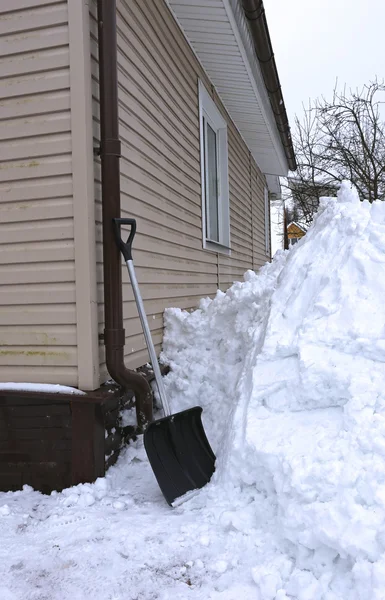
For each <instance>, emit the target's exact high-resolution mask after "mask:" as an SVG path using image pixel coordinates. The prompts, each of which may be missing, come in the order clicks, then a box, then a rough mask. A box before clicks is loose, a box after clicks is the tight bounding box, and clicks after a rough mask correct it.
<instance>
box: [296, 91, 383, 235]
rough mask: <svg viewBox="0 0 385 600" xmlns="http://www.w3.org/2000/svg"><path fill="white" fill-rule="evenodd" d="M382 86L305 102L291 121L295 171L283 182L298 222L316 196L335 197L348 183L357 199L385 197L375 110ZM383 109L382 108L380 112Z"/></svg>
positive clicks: (380, 129)
mask: <svg viewBox="0 0 385 600" xmlns="http://www.w3.org/2000/svg"><path fill="white" fill-rule="evenodd" d="M384 92H385V85H384V83H383V82H381V83H379V82H378V81H377V80H375V81H373V82H371V83H369V84H368V85H365V86H364V87H363V88H362V90H357V91H355V92H354V91H351V90H350V91H349V92H347V90H346V88H344V89H343V91H342V92H339V91H338V89H337V85H336V87H335V89H334V93H333V98H332V100H331V101H330V102H329V101H327V100H326V99H325V98H324V97H322V98H320V99H318V100H316V101H315V102H314V103H309V107H308V108H307V109H305V115H304V117H303V120H302V121H301V120H300V119H299V118H298V117H296V119H295V129H296V131H295V133H294V136H293V137H294V146H295V150H296V156H297V163H298V170H297V173H296V175H295V177H293V178H292V179H289V180H288V188H289V190H290V191H291V195H292V197H293V200H294V203H295V204H296V205H297V207H299V210H300V213H301V218H300V219H299V220H302V221H303V222H304V223H307V224H308V223H310V222H311V221H312V218H313V215H314V213H315V211H316V210H317V208H318V204H319V198H320V197H321V196H329V195H332V196H333V195H336V190H337V187H338V183H339V182H341V181H342V180H344V179H349V180H350V181H351V182H352V183H353V184H354V185H355V186H356V187H357V189H358V192H359V195H360V197H361V198H362V199H367V200H369V202H373V200H375V199H377V198H381V199H382V198H385V122H384V118H383V114H382V115H381V109H382V106H381V105H383V104H384V101H383V100H384ZM382 110H383V109H382Z"/></svg>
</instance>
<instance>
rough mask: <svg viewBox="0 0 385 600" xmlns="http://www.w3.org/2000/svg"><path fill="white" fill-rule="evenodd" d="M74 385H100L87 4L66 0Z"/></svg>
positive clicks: (95, 386)
mask: <svg viewBox="0 0 385 600" xmlns="http://www.w3.org/2000/svg"><path fill="white" fill-rule="evenodd" d="M68 28H69V52H70V87H71V92H70V97H71V140H72V185H73V211H74V232H75V233H74V237H75V240H74V243H75V290H76V328H77V367H78V387H79V389H82V390H94V389H95V388H97V387H99V348H98V320H97V289H96V241H95V201H94V175H93V137H92V92H91V49H90V26H89V7H88V1H87V0H68Z"/></svg>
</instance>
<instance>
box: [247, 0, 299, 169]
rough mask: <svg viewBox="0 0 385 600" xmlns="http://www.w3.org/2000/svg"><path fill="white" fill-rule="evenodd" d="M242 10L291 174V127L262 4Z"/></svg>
mask: <svg viewBox="0 0 385 600" xmlns="http://www.w3.org/2000/svg"><path fill="white" fill-rule="evenodd" d="M242 6H243V10H244V12H245V16H246V19H247V22H248V24H249V30H250V33H251V36H252V38H253V42H254V48H255V52H256V54H257V58H258V61H259V66H260V68H261V71H262V76H263V80H264V83H265V87H266V90H267V93H268V95H269V99H270V104H271V108H272V110H273V113H274V118H275V122H276V125H277V129H278V132H279V135H280V138H281V142H282V145H283V148H284V151H285V156H286V159H287V162H288V166H289V169H290V171H295V170H296V169H297V163H296V159H295V153H294V148H293V142H292V139H291V133H290V125H289V120H288V118H287V113H286V108H285V103H284V100H283V96H282V91H281V84H280V82H279V77H278V71H277V66H276V64H275V59H274V52H273V47H272V45H271V40H270V34H269V29H268V26H267V21H266V15H265V8H264V6H263V0H242Z"/></svg>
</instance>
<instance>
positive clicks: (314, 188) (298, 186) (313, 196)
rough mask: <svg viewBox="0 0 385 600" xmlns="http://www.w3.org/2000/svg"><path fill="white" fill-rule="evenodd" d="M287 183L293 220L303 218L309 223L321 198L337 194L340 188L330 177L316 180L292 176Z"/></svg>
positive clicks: (302, 219)
mask: <svg viewBox="0 0 385 600" xmlns="http://www.w3.org/2000/svg"><path fill="white" fill-rule="evenodd" d="M287 183H288V189H289V190H290V192H291V198H292V208H291V210H290V214H291V216H292V219H291V220H294V221H298V220H301V221H303V222H305V223H307V224H308V225H309V224H310V223H311V222H312V220H313V216H314V214H315V213H316V212H317V210H318V206H319V201H320V198H322V197H323V196H330V197H334V196H337V192H338V188H339V184H338V183H337V182H336V181H334V180H330V179H329V178H328V180H327V181H326V180H325V181H316V180H315V179H314V178H313V179H311V178H309V179H307V178H306V177H304V176H302V177H293V176H291V177H288V179H287Z"/></svg>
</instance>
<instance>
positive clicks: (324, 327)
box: [0, 184, 385, 600]
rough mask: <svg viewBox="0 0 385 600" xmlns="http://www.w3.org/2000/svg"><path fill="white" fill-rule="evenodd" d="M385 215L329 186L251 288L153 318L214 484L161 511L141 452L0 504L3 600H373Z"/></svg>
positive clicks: (384, 578)
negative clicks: (198, 425) (197, 423)
mask: <svg viewBox="0 0 385 600" xmlns="http://www.w3.org/2000/svg"><path fill="white" fill-rule="evenodd" d="M384 288H385V204H382V203H381V202H375V203H374V204H372V205H370V204H369V203H366V202H363V203H360V202H359V200H358V197H357V194H356V192H355V191H354V190H352V189H350V187H349V185H348V184H343V186H342V188H341V190H340V193H339V198H338V201H337V202H336V201H335V199H325V200H323V202H322V203H321V208H320V211H319V213H318V215H317V218H316V221H315V223H314V225H313V226H312V227H311V228H310V229H309V231H308V233H307V234H306V236H305V237H304V238H303V239H302V240H301V241H300V242H299V243H298V244H297V245H296V246H294V247H293V248H292V249H291V250H290V251H288V252H283V251H282V252H278V253H277V254H276V256H275V259H274V261H273V262H272V263H271V264H268V265H265V266H264V267H263V268H262V269H261V270H260V272H259V273H258V275H256V274H254V273H252V272H248V273H246V275H245V281H244V282H242V283H236V284H234V285H233V286H232V288H230V290H228V291H227V292H226V294H224V293H222V292H218V294H217V296H216V297H215V299H214V300H212V301H211V300H208V299H205V300H202V302H201V305H200V308H199V309H198V310H196V311H194V312H193V313H191V314H190V313H187V312H184V311H181V310H179V309H169V310H167V311H166V335H165V343H164V353H163V359H164V360H165V361H166V362H168V363H169V364H170V365H171V372H170V373H169V375H167V377H166V378H165V385H166V388H167V391H168V394H169V396H170V400H171V404H172V406H173V409H174V410H183V409H184V408H187V407H190V406H193V405H195V404H200V405H202V406H203V407H204V413H203V415H204V418H203V420H204V424H205V428H206V431H207V434H208V437H209V439H210V442H211V444H212V446H213V449H214V451H215V452H216V454H217V470H216V473H215V475H214V477H213V480H212V482H211V483H210V484H209V485H207V486H206V487H205V488H204V489H203V490H201V491H200V493H199V494H197V495H196V496H195V497H193V498H192V499H190V500H188V501H186V502H185V503H183V504H181V505H180V506H178V507H177V508H174V509H170V508H169V507H168V505H167V504H166V503H165V501H164V500H163V498H162V496H161V493H160V492H159V489H158V487H157V485H156V482H155V478H154V476H153V474H152V472H151V469H150V467H149V465H148V463H147V460H146V457H145V453H144V450H143V447H142V446H141V442H140V441H139V442H137V443H135V444H134V445H131V446H130V447H129V448H128V449H127V450H126V451H124V453H122V455H121V457H120V459H119V462H118V464H117V465H116V466H115V467H112V468H111V469H110V470H109V472H108V474H107V476H106V478H104V479H100V480H98V481H97V482H96V483H95V484H93V485H88V484H86V485H82V486H77V487H76V488H71V489H69V490H64V491H63V492H62V493H60V494H57V493H54V494H52V495H51V496H42V495H41V494H39V493H38V492H35V491H33V490H31V489H29V488H26V489H24V490H23V491H21V492H15V493H7V494H4V493H3V494H1V493H0V533H1V541H2V543H1V545H0V599H1V600H21V599H23V600H51V599H52V600H69V599H71V600H82V599H83V598H84V599H85V598H88V597H92V598H94V600H122V599H123V598H124V599H125V600H136V599H139V598H140V599H141V600H155V599H159V600H167V599H170V600H171V599H175V600H184V599H186V600H188V599H190V598H191V599H193V600H198V599H199V600H240V599H242V600H243V599H244V600H380V599H383V598H385V385H384V383H385V303H384V301H383V299H384V292H385V289H384Z"/></svg>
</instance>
